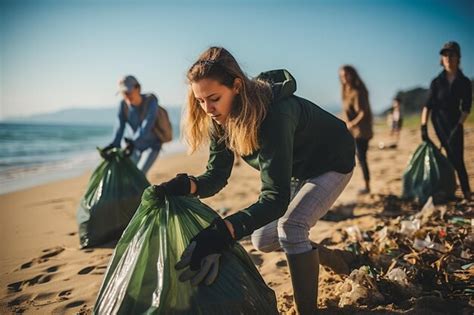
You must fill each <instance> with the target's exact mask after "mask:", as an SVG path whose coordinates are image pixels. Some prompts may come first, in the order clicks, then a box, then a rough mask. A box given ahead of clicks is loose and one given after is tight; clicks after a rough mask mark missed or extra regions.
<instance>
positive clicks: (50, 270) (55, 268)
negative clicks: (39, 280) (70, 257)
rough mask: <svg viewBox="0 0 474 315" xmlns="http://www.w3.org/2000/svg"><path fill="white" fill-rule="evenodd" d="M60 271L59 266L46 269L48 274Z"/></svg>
mask: <svg viewBox="0 0 474 315" xmlns="http://www.w3.org/2000/svg"><path fill="white" fill-rule="evenodd" d="M58 269H59V266H52V267H49V268H48V269H46V270H45V271H46V272H47V273H52V272H56V271H58Z"/></svg>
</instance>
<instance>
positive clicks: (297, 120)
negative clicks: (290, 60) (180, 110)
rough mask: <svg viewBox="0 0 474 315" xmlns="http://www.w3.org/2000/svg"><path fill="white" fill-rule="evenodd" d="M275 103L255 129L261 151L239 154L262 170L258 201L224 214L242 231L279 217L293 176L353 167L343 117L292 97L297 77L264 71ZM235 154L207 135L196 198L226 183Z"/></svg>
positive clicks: (282, 71) (351, 152)
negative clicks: (206, 151)
mask: <svg viewBox="0 0 474 315" xmlns="http://www.w3.org/2000/svg"><path fill="white" fill-rule="evenodd" d="M261 77H263V78H265V79H266V80H268V81H270V82H271V84H272V89H273V101H272V103H271V104H270V105H269V110H268V113H267V116H266V117H265V119H264V120H263V122H262V124H261V126H260V130H259V133H258V135H259V144H260V149H258V150H257V151H255V152H254V153H252V154H250V155H248V156H243V157H242V158H243V159H244V160H245V161H246V162H247V163H248V164H249V165H251V166H252V167H253V168H255V169H257V170H259V171H260V178H261V181H262V189H261V192H260V197H259V199H258V201H257V202H256V203H254V204H253V205H251V206H249V207H248V208H246V209H244V210H243V211H240V212H239V213H237V214H235V215H232V216H230V217H228V218H227V219H228V220H230V221H231V222H232V223H233V225H234V227H235V226H236V225H237V226H239V225H242V224H244V225H245V226H246V231H245V233H244V234H245V235H247V234H250V233H251V232H252V231H253V230H254V229H257V228H260V227H262V226H264V225H266V224H268V223H270V222H272V221H274V220H276V219H278V218H280V217H281V216H282V215H283V214H284V213H285V212H286V210H287V207H288V204H289V202H290V182H291V178H292V177H295V178H299V179H303V180H304V179H308V178H313V177H316V176H319V175H322V174H324V173H326V172H330V171H336V172H340V173H349V172H351V171H352V169H353V168H354V163H355V162H354V152H355V149H354V139H353V138H352V136H351V135H350V133H349V132H348V130H347V128H346V125H345V124H344V122H343V121H341V120H340V119H338V118H336V117H335V116H333V115H331V114H330V113H328V112H326V111H325V110H323V109H322V108H320V107H319V106H317V105H315V104H313V103H312V102H310V101H308V100H306V99H304V98H301V97H297V96H295V95H294V94H293V93H294V92H295V91H296V81H295V80H294V78H293V77H292V76H291V74H290V73H289V72H288V71H286V70H275V71H271V72H267V73H263V74H262V75H261ZM233 160H234V154H233V152H232V151H231V150H229V149H228V148H227V147H226V146H225V144H224V143H223V142H220V143H219V142H218V140H217V139H211V145H210V157H209V162H208V165H207V171H206V172H205V173H204V174H203V175H201V176H199V177H198V178H197V179H198V183H197V186H198V191H197V194H198V196H199V197H202V198H205V197H209V196H212V195H214V194H216V193H217V192H218V191H220V190H221V189H222V188H223V187H224V186H225V185H226V184H227V179H228V178H229V176H230V173H231V170H232V166H233Z"/></svg>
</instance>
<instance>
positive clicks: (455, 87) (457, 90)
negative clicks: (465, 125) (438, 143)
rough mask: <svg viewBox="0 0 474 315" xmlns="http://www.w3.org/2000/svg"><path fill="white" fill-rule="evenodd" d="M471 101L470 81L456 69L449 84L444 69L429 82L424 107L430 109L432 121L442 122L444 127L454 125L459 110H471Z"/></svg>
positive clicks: (458, 115) (459, 113)
mask: <svg viewBox="0 0 474 315" xmlns="http://www.w3.org/2000/svg"><path fill="white" fill-rule="evenodd" d="M471 103H472V83H471V80H469V79H468V78H467V77H466V76H465V75H464V74H463V73H462V71H461V70H458V73H457V75H456V77H455V78H454V81H453V82H452V83H451V85H450V84H449V81H448V79H447V77H446V71H442V72H441V73H440V74H439V75H438V76H437V77H436V78H434V79H433V81H432V82H431V85H430V90H429V94H428V101H427V102H426V107H427V108H428V109H430V110H431V111H432V116H433V121H439V122H442V124H443V125H444V127H445V128H452V127H454V126H456V125H457V124H458V122H459V118H460V116H461V111H463V112H466V113H469V112H470V111H471V106H472V104H471ZM437 116H439V117H437Z"/></svg>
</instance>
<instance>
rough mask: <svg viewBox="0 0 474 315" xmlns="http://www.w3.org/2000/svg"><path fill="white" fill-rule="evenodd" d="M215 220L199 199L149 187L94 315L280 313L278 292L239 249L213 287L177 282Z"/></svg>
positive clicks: (225, 258)
mask: <svg viewBox="0 0 474 315" xmlns="http://www.w3.org/2000/svg"><path fill="white" fill-rule="evenodd" d="M217 217H218V215H217V214H216V213H215V212H214V211H213V210H212V209H211V208H209V207H208V206H206V205H205V204H203V203H201V202H200V201H199V199H197V198H194V197H177V196H169V197H165V196H163V195H161V196H160V195H158V194H157V191H156V190H155V188H154V186H151V187H149V188H147V189H146V190H145V192H144V194H143V197H142V202H141V204H140V206H139V208H138V210H137V212H136V214H135V216H134V217H133V219H132V221H131V222H130V224H129V226H128V227H127V229H126V230H125V232H124V233H123V235H122V238H121V239H120V240H119V242H118V244H117V246H116V248H115V252H114V254H113V256H112V259H111V261H110V263H109V266H108V269H107V272H106V274H105V278H104V281H103V283H102V286H101V288H100V291H99V296H98V298H97V301H96V304H95V306H94V314H101V315H105V314H167V315H172V314H190V315H191V314H193V315H194V314H206V315H211V314H278V311H277V307H276V298H275V293H274V292H273V290H271V289H270V288H269V287H267V286H266V284H265V282H264V281H263V279H262V277H261V276H260V274H259V272H258V271H257V269H256V268H255V266H254V264H253V262H252V260H251V259H250V257H249V256H248V254H247V253H246V252H245V250H244V249H243V248H242V247H241V246H240V245H239V244H234V246H232V247H231V248H229V249H227V250H225V251H224V252H223V253H222V255H221V257H220V263H219V267H218V268H219V272H218V273H215V275H217V276H216V277H215V278H213V279H212V280H213V281H212V283H207V284H206V281H204V282H203V283H201V284H199V285H192V284H191V282H190V281H180V280H179V278H180V276H181V275H182V274H181V273H182V272H181V271H179V270H177V269H176V267H175V266H176V264H177V262H178V261H179V259H180V257H181V255H182V253H183V251H184V250H185V248H186V247H187V246H188V244H189V243H190V241H191V239H192V238H193V237H194V236H195V235H196V234H197V233H198V232H199V231H201V230H202V229H204V228H206V227H207V226H208V225H209V224H210V223H211V222H212V221H213V220H214V219H215V218H217Z"/></svg>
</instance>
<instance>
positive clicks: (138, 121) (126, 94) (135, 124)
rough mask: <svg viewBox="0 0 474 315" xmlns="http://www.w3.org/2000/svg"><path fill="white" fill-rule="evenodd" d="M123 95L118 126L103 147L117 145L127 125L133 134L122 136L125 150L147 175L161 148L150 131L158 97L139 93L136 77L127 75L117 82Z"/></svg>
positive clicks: (154, 118)
mask: <svg viewBox="0 0 474 315" xmlns="http://www.w3.org/2000/svg"><path fill="white" fill-rule="evenodd" d="M118 93H120V94H121V95H122V96H123V99H122V100H121V101H120V104H119V110H118V119H119V125H118V128H117V130H116V132H115V138H114V140H113V141H112V143H111V144H109V145H108V146H107V147H105V148H104V149H103V151H107V150H109V149H111V148H120V144H121V142H122V138H123V136H124V132H125V126H126V124H128V125H129V126H130V127H131V129H132V131H133V135H132V136H131V137H130V138H124V141H125V143H126V147H125V151H126V152H127V153H128V154H129V155H130V158H131V159H132V161H133V162H134V163H136V164H137V167H138V168H139V169H140V170H141V171H142V172H143V173H144V174H146V173H147V172H148V170H149V169H150V168H151V166H152V165H153V163H154V162H155V160H156V159H157V158H158V154H159V153H160V150H161V144H162V143H161V141H160V139H159V137H158V136H157V134H156V133H155V132H154V131H153V128H154V125H155V120H156V117H157V112H158V99H157V97H156V96H155V95H153V94H142V93H141V85H140V83H139V82H138V80H137V79H136V78H135V77H134V76H132V75H127V76H125V77H123V78H122V79H121V80H120V81H119V91H118Z"/></svg>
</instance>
